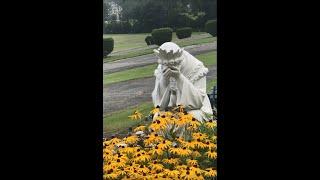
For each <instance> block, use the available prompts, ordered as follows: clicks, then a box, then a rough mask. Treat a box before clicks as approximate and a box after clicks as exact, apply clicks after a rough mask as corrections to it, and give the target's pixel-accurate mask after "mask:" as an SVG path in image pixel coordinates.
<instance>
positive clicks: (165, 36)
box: [151, 28, 172, 46]
mask: <svg viewBox="0 0 320 180" xmlns="http://www.w3.org/2000/svg"><path fill="white" fill-rule="evenodd" d="M151 35H152V38H153V40H154V44H156V45H158V46H160V45H161V44H163V43H165V42H170V41H171V40H172V29H171V28H160V29H153V30H152V32H151Z"/></svg>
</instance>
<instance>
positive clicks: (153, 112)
mask: <svg viewBox="0 0 320 180" xmlns="http://www.w3.org/2000/svg"><path fill="white" fill-rule="evenodd" d="M158 112H160V108H159V106H157V107H155V108H154V109H152V110H151V111H150V114H156V113H158Z"/></svg>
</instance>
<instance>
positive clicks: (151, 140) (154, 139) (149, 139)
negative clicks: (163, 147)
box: [144, 133, 163, 146]
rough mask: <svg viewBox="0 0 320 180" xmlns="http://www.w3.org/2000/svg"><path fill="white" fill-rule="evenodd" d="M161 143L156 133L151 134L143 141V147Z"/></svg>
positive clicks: (160, 138) (161, 139)
mask: <svg viewBox="0 0 320 180" xmlns="http://www.w3.org/2000/svg"><path fill="white" fill-rule="evenodd" d="M161 141H163V138H162V137H161V136H159V134H157V133H152V134H150V136H147V137H146V139H145V140H144V144H145V145H147V146H148V145H151V144H152V143H154V144H157V143H159V142H161Z"/></svg>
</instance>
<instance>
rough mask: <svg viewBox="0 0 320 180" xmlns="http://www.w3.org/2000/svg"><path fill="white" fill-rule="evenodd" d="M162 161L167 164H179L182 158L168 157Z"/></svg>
mask: <svg viewBox="0 0 320 180" xmlns="http://www.w3.org/2000/svg"><path fill="white" fill-rule="evenodd" d="M162 162H164V163H166V164H172V165H177V164H178V163H179V162H180V160H179V158H168V159H163V160H162Z"/></svg>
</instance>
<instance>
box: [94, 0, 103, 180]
mask: <svg viewBox="0 0 320 180" xmlns="http://www.w3.org/2000/svg"><path fill="white" fill-rule="evenodd" d="M94 2H95V5H96V6H95V7H97V9H96V11H95V12H96V14H95V16H96V19H95V21H94V22H95V24H94V27H95V29H96V34H95V44H96V48H95V49H96V51H95V52H94V53H95V54H93V56H94V57H96V58H95V59H96V63H95V76H96V82H95V84H96V89H95V90H96V94H95V97H96V106H95V109H96V114H95V120H96V121H95V122H96V124H95V125H96V126H95V127H96V134H95V137H96V139H95V147H96V148H95V149H96V154H95V158H96V167H95V174H96V180H102V179H103V156H102V155H103V154H102V151H103V139H102V138H103V60H102V59H103V0H95V1H94Z"/></svg>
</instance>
